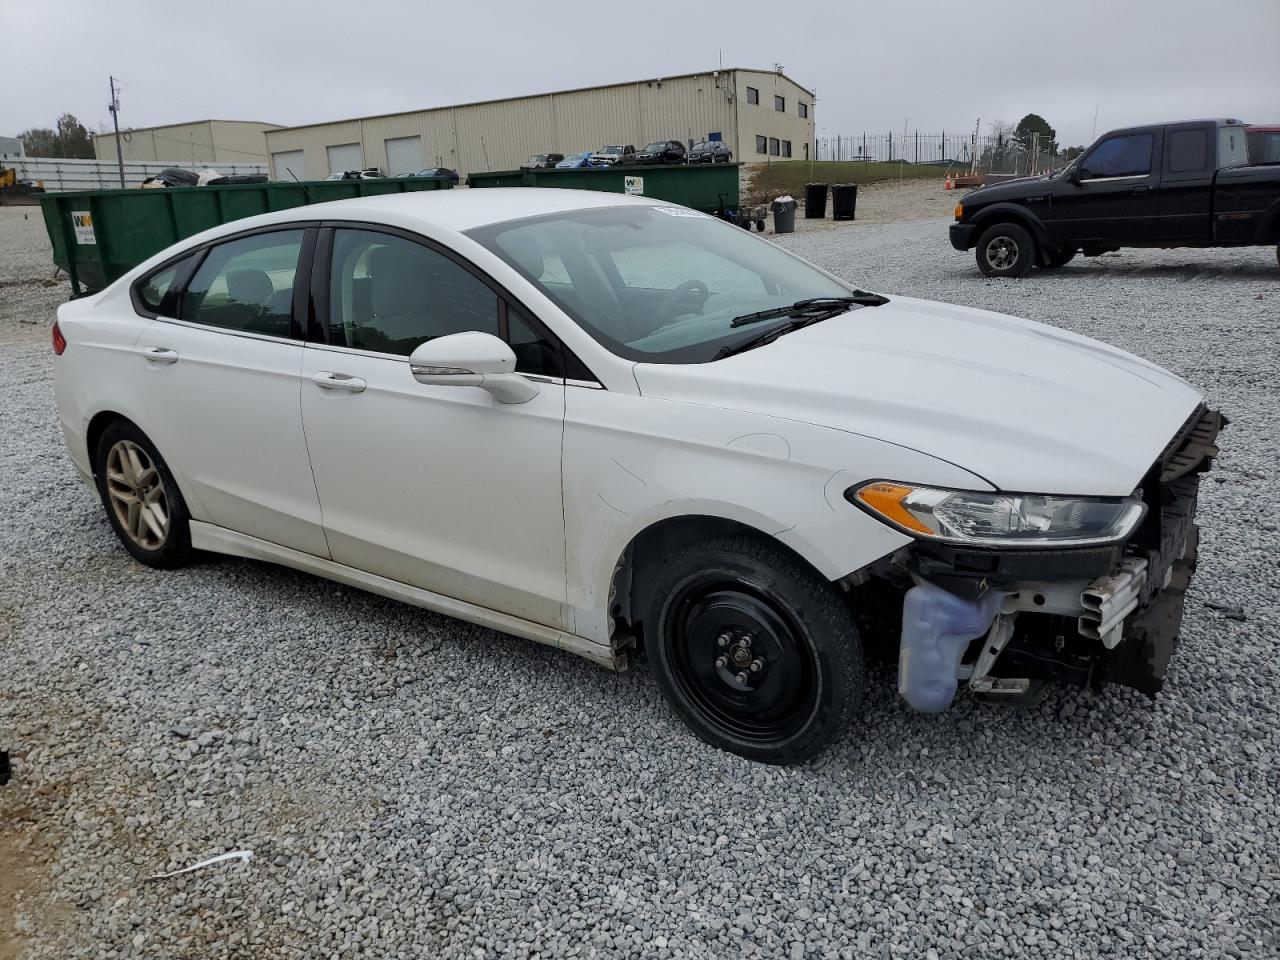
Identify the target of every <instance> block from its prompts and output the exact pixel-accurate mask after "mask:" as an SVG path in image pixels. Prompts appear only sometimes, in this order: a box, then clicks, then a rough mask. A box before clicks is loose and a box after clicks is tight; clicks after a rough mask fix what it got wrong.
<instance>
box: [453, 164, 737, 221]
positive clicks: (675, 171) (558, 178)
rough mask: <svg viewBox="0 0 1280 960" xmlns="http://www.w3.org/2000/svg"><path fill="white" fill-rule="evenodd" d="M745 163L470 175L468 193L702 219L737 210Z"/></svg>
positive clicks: (499, 171)
mask: <svg viewBox="0 0 1280 960" xmlns="http://www.w3.org/2000/svg"><path fill="white" fill-rule="evenodd" d="M741 166H742V164H740V163H704V164H698V163H693V164H670V165H667V164H664V165H662V166H643V167H642V166H612V167H581V168H574V169H567V170H531V169H524V170H495V171H493V172H490V173H472V174H468V175H467V186H469V187H517V186H524V187H562V188H568V189H570V190H603V191H605V192H607V193H631V194H637V195H639V196H644V197H653V198H654V199H656V200H667V201H669V202H671V203H678V204H680V205H681V206H684V207H692V208H693V209H694V210H701V211H702V212H703V213H716V212H718V211H720V210H735V211H736V210H737V209H738V202H739V200H738V168H739V167H741Z"/></svg>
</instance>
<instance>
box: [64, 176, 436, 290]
mask: <svg viewBox="0 0 1280 960" xmlns="http://www.w3.org/2000/svg"><path fill="white" fill-rule="evenodd" d="M452 186H453V184H452V182H451V181H450V180H449V179H447V178H444V177H387V178H384V179H376V180H319V181H314V182H313V181H308V182H305V183H297V182H294V183H287V182H285V183H237V184H226V185H213V186H207V187H166V188H164V189H156V190H82V191H77V192H75V193H46V194H44V195H43V196H42V197H41V198H40V209H41V212H42V213H43V214H44V225H45V229H46V230H47V231H48V232H49V241H50V243H51V244H52V245H53V262H54V263H56V264H57V265H58V266H60V267H61V268H62V269H63V270H65V271H66V272H67V276H68V277H69V278H70V279H71V290H72V296H80V295H81V294H83V293H93V292H95V291H98V290H101V289H102V288H103V287H105V286H107V285H108V284H109V283H111V282H112V281H113V280H115V279H116V278H117V277H121V276H123V275H124V274H126V273H128V272H129V271H130V270H132V269H133V268H134V267H136V266H137V265H138V264H140V263H142V261H144V260H146V259H147V258H148V257H150V256H151V255H152V254H155V253H158V252H160V251H161V250H163V249H164V248H165V247H167V246H169V245H170V244H173V243H176V242H177V241H179V240H182V239H183V238H185V237H190V236H192V235H194V234H197V233H199V232H200V231H202V230H208V229H209V228H210V227H216V226H218V225H219V224H223V223H228V222H230V221H232V220H239V219H240V218H242V217H252V216H254V215H255V214H259V213H270V212H271V211H273V210H287V209H289V208H290V207H301V206H305V205H306V204H309V203H322V202H324V201H327V200H346V199H349V198H351V197H373V196H378V195H381V194H384V193H409V192H413V191H418V190H447V189H449V188H450V187H452Z"/></svg>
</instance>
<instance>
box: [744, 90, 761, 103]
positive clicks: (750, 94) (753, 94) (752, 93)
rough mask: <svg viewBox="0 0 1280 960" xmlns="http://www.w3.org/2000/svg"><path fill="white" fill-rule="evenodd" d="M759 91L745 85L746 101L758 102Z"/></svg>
mask: <svg viewBox="0 0 1280 960" xmlns="http://www.w3.org/2000/svg"><path fill="white" fill-rule="evenodd" d="M759 102H760V91H759V90H757V89H756V88H755V87H747V103H759Z"/></svg>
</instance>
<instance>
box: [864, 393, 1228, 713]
mask: <svg viewBox="0 0 1280 960" xmlns="http://www.w3.org/2000/svg"><path fill="white" fill-rule="evenodd" d="M1223 424H1224V420H1223V418H1222V417H1221V415H1220V414H1218V413H1217V412H1216V411H1211V410H1207V409H1205V408H1204V407H1200V408H1199V409H1197V410H1196V411H1195V413H1193V414H1192V416H1191V417H1190V418H1188V420H1187V422H1186V423H1185V424H1184V426H1183V427H1182V429H1181V430H1180V431H1179V432H1178V434H1177V435H1176V436H1175V437H1174V439H1173V440H1172V441H1171V442H1170V443H1169V445H1168V446H1167V447H1166V449H1165V450H1164V452H1163V453H1162V454H1161V456H1160V457H1159V458H1158V459H1157V460H1156V462H1155V463H1154V464H1153V465H1152V466H1151V468H1150V470H1149V471H1148V472H1147V474H1146V476H1145V477H1144V478H1143V480H1142V483H1141V485H1140V487H1139V488H1138V490H1136V491H1135V493H1134V497H1133V498H1132V499H1133V500H1135V501H1136V500H1138V499H1140V500H1141V503H1142V505H1143V506H1144V508H1145V509H1144V510H1143V512H1142V514H1141V519H1140V520H1137V519H1136V518H1135V524H1134V526H1133V528H1132V529H1131V530H1130V531H1129V532H1128V533H1127V534H1126V536H1125V537H1124V538H1123V539H1122V540H1119V541H1117V542H1113V543H1106V544H1099V545H1090V546H1072V547H1063V548H1056V547H1051V548H1044V547H1038V548H1035V549H1030V548H1023V549H1017V548H1004V547H994V546H987V545H980V546H973V547H971V546H968V545H958V544H955V543H944V542H936V541H932V540H930V539H929V538H927V537H919V538H917V540H916V542H915V543H914V544H913V545H912V546H911V547H908V548H906V549H904V550H903V551H900V552H899V553H898V554H896V555H895V556H894V557H893V558H892V560H891V562H890V563H887V564H882V565H881V567H880V569H877V570H875V571H872V573H873V574H875V575H878V577H880V578H883V579H886V580H888V581H890V582H892V583H896V584H897V585H898V586H899V587H901V588H903V589H905V596H903V595H902V594H901V593H898V596H899V597H901V600H902V608H901V609H902V620H901V638H900V643H899V648H898V661H899V691H900V692H901V694H902V696H903V697H904V698H905V699H906V700H907V702H908V703H910V704H911V705H912V706H913V707H915V708H916V709H918V710H922V711H925V712H938V711H941V710H945V709H946V708H947V707H948V706H949V705H950V704H951V701H952V699H953V697H954V695H955V692H956V690H957V689H958V686H959V684H960V683H961V682H965V681H967V682H968V684H969V687H970V689H972V690H973V691H975V692H978V693H983V694H997V695H1006V696H1021V695H1025V694H1028V693H1030V692H1032V691H1034V690H1036V689H1038V687H1039V686H1040V685H1041V683H1042V682H1043V681H1057V682H1065V683H1073V684H1079V685H1087V686H1091V687H1094V688H1097V687H1100V686H1101V685H1102V684H1104V683H1117V684H1121V685H1124V686H1128V687H1133V688H1135V689H1137V690H1140V691H1142V692H1143V693H1145V694H1147V695H1148V696H1154V695H1155V694H1156V693H1157V692H1158V691H1159V690H1160V689H1161V687H1162V686H1163V682H1164V675H1165V671H1166V668H1167V667H1168V664H1169V660H1170V657H1171V656H1172V654H1173V650H1174V647H1175V645H1176V643H1177V639H1178V631H1179V628H1180V626H1181V622H1182V610H1183V599H1184V595H1185V593H1186V589H1187V586H1188V585H1189V583H1190V580H1191V576H1192V574H1193V572H1194V571H1195V564H1196V553H1197V548H1198V543H1199V530H1198V528H1197V526H1196V524H1195V513H1196V500H1197V494H1198V491H1199V485H1200V474H1202V473H1203V472H1205V471H1206V470H1208V469H1209V467H1210V466H1211V464H1212V462H1213V458H1214V457H1215V456H1216V455H1217V453H1218V448H1217V446H1216V440H1217V435H1218V431H1219V429H1220V428H1221V427H1222V426H1223Z"/></svg>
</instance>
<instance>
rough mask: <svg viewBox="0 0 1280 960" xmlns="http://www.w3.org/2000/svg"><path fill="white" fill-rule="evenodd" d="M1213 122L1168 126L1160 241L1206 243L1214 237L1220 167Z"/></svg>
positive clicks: (1160, 195) (1160, 193) (1162, 188)
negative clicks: (1215, 181) (1215, 184)
mask: <svg viewBox="0 0 1280 960" xmlns="http://www.w3.org/2000/svg"><path fill="white" fill-rule="evenodd" d="M1214 133H1215V130H1214V126H1213V124H1207V123H1198V124H1179V125H1177V126H1169V127H1165V131H1164V164H1163V165H1164V173H1163V176H1162V179H1161V183H1160V192H1159V210H1160V226H1159V230H1158V233H1159V236H1160V239H1161V240H1168V241H1169V242H1170V243H1203V242H1208V241H1209V240H1210V239H1211V234H1212V222H1211V220H1210V217H1211V215H1212V209H1211V207H1212V204H1211V200H1212V197H1213V172H1214V168H1215V167H1216V166H1217V162H1216V161H1217V157H1216V156H1215V153H1216V150H1215V147H1216V144H1215V143H1214Z"/></svg>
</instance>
